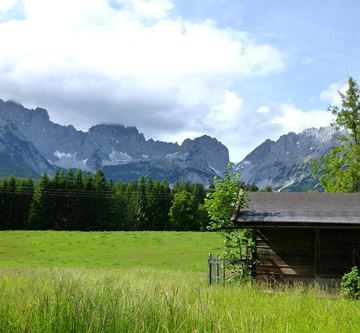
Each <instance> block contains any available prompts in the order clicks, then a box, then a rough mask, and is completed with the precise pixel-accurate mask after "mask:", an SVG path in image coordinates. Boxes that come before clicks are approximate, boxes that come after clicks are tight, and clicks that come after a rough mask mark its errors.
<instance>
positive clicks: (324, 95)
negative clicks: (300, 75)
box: [320, 83, 348, 105]
mask: <svg viewBox="0 0 360 333" xmlns="http://www.w3.org/2000/svg"><path fill="white" fill-rule="evenodd" d="M347 87H348V85H347V83H345V84H339V83H331V84H330V85H329V86H328V87H327V89H326V90H324V91H322V92H321V94H320V99H321V100H322V101H324V102H327V103H330V104H331V105H338V104H340V102H341V98H340V95H339V91H340V92H342V93H344V92H345V91H346V89H347Z"/></svg>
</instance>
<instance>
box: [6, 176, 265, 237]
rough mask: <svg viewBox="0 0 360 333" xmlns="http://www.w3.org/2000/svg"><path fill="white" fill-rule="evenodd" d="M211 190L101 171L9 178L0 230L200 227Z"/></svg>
mask: <svg viewBox="0 0 360 333" xmlns="http://www.w3.org/2000/svg"><path fill="white" fill-rule="evenodd" d="M243 186H245V185H244V184H243ZM213 189H214V187H212V186H211V187H209V188H207V189H206V188H205V187H204V186H203V185H202V184H190V183H182V184H180V183H176V184H175V185H174V186H172V187H171V186H170V184H169V183H167V182H164V181H162V182H161V181H158V180H152V179H145V178H141V179H140V180H139V181H137V182H131V183H122V182H119V183H113V182H112V181H109V180H107V179H106V178H105V176H104V173H103V172H102V171H98V172H97V173H96V174H88V173H83V172H82V171H81V170H78V171H77V172H74V171H72V170H69V171H67V172H62V171H59V172H57V173H56V174H55V176H53V177H49V176H48V175H46V174H45V175H43V176H42V177H41V179H40V180H37V181H34V180H32V179H26V180H25V179H19V178H15V177H9V178H7V179H3V180H0V212H1V216H0V230H22V229H27V230H50V229H51V230H80V231H92V230H177V231H187V230H188V231H197V230H205V229H206V226H207V225H208V224H209V218H208V213H207V211H206V209H205V208H204V200H205V198H206V195H207V194H208V192H209V191H213ZM247 189H248V190H250V191H257V190H258V189H257V187H256V186H254V185H251V186H247Z"/></svg>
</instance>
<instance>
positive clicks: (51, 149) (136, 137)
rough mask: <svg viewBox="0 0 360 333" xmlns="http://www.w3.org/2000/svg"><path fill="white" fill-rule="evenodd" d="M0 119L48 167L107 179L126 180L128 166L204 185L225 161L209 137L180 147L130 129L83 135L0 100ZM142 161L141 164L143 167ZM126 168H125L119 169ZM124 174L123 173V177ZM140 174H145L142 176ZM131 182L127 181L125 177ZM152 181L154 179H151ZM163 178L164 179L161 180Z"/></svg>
mask: <svg viewBox="0 0 360 333" xmlns="http://www.w3.org/2000/svg"><path fill="white" fill-rule="evenodd" d="M0 119H1V120H2V121H3V122H4V123H6V124H11V125H12V126H14V127H15V128H16V129H17V130H18V132H20V133H22V135H23V136H24V138H26V140H28V141H29V142H31V143H32V144H33V146H34V147H35V148H36V149H37V150H38V151H39V152H40V153H41V154H42V155H43V156H44V158H45V159H46V160H47V161H48V162H49V163H50V164H52V165H54V166H57V167H62V168H80V169H83V170H86V171H95V170H97V169H100V168H103V169H104V170H105V171H107V170H111V172H109V175H111V174H114V175H115V174H116V175H120V174H121V175H123V177H124V178H129V177H130V176H129V175H128V174H127V173H129V172H130V169H129V167H130V166H131V167H132V168H134V170H137V171H136V172H133V173H132V175H133V176H132V177H133V178H136V177H141V176H142V175H143V174H142V171H141V167H145V165H146V166H147V167H146V168H147V169H146V170H149V165H150V166H151V167H150V169H151V170H153V171H154V170H157V171H156V172H155V173H154V172H153V173H150V174H151V175H152V174H154V175H156V174H159V173H160V171H158V170H161V172H164V174H167V175H168V176H169V177H170V174H169V172H170V173H171V172H174V171H176V172H175V174H176V175H177V176H174V175H175V174H171V175H172V176H171V177H170V178H171V179H174V180H175V181H176V180H188V181H193V182H195V181H201V182H202V183H204V184H208V183H209V182H211V181H212V179H213V177H214V175H219V176H221V175H222V174H223V173H224V171H226V166H227V164H228V162H229V152H228V150H227V148H226V147H225V146H224V145H222V144H221V143H220V142H219V141H217V140H216V139H214V138H211V137H209V136H202V137H200V138H196V139H195V140H190V139H187V140H185V141H184V142H183V144H182V145H178V144H177V143H167V142H161V141H154V140H152V139H150V140H146V139H145V137H144V135H143V134H142V133H139V131H138V130H137V128H136V127H126V126H124V125H110V124H100V125H96V126H93V127H91V128H90V129H89V131H88V132H82V131H78V130H76V129H75V128H74V127H73V126H61V125H59V124H55V123H53V122H52V121H50V119H49V116H48V113H47V111H46V110H44V109H40V108H37V109H35V110H29V109H26V108H24V107H23V106H22V105H20V104H18V103H15V102H11V101H8V102H4V101H2V100H0ZM143 162H146V163H145V164H144V163H143ZM124 166H127V167H124ZM125 171H126V172H125ZM144 172H145V171H144ZM130 178H131V177H130ZM154 178H156V177H154ZM165 178H166V177H165Z"/></svg>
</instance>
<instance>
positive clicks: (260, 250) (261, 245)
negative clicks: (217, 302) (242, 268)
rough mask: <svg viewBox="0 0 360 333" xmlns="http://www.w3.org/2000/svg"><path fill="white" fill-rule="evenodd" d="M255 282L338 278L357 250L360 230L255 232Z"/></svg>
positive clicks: (271, 230)
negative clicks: (256, 261) (256, 260)
mask: <svg viewBox="0 0 360 333" xmlns="http://www.w3.org/2000/svg"><path fill="white" fill-rule="evenodd" d="M256 248H257V257H258V260H259V263H258V266H257V270H256V273H257V279H258V280H283V279H285V280H294V279H296V280H309V279H313V278H315V277H316V278H327V279H329V278H330V279H339V278H341V276H342V275H343V274H344V273H345V272H348V271H349V270H350V269H351V267H352V265H353V249H354V248H359V249H360V230H359V229H354V230H341V229H317V230H316V229H291V228H289V229H279V228H278V229H276V228H274V229H265V228H264V229H258V230H257V237H256Z"/></svg>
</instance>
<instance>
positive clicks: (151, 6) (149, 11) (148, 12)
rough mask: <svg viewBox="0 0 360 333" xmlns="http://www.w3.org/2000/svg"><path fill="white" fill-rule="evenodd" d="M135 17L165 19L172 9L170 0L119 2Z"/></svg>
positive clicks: (123, 0) (127, 0)
mask: <svg viewBox="0 0 360 333" xmlns="http://www.w3.org/2000/svg"><path fill="white" fill-rule="evenodd" d="M118 3H120V4H123V5H125V6H126V7H127V9H129V10H130V11H132V12H133V14H135V15H136V16H139V17H141V18H146V19H159V18H163V17H165V16H166V15H167V14H168V12H169V11H171V10H172V9H173V8H174V4H173V3H172V2H171V1H170V0H120V1H119V2H118Z"/></svg>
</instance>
